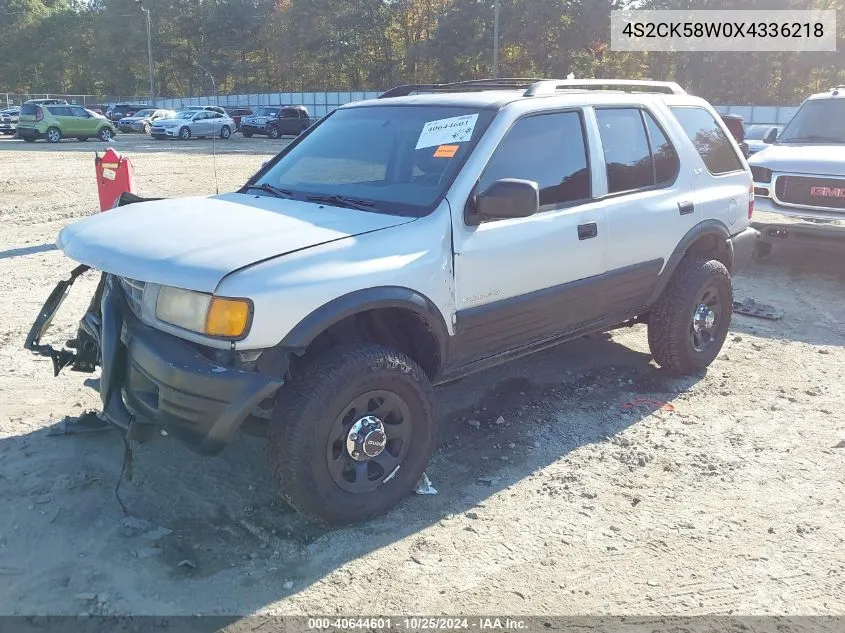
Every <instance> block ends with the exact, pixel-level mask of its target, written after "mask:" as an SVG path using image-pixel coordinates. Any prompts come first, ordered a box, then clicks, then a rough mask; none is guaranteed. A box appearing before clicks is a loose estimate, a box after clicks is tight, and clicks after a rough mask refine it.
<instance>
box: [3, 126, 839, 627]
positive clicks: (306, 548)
mask: <svg viewBox="0 0 845 633" xmlns="http://www.w3.org/2000/svg"><path fill="white" fill-rule="evenodd" d="M114 145H115V147H117V148H118V149H119V150H121V151H124V152H127V153H128V155H130V156H131V157H132V159H133V161H134V164H135V166H136V171H137V176H138V182H139V189H140V193H141V194H142V195H144V194H146V195H156V196H182V195H191V194H208V193H213V192H214V177H213V168H212V158H211V156H210V149H211V143H210V142H209V141H192V142H189V143H155V142H150V141H148V140H145V139H141V138H139V137H129V136H127V135H121V136H119V137H118V138H117V139H116V141H115V143H114ZM217 147H218V151H220V152H221V153H220V154H219V155H218V157H217V170H218V175H219V185H220V190H221V191H222V190H229V189H231V188H233V187H235V186H236V185H238V184H240V183H242V182H243V181H244V180H245V178H246V177H247V176H248V175H249V174H250V173H251V172H253V171H254V170H255V169H256V168H257V167H258V166H259V165H260V163H261V162H262V161H263V160H265V159H266V158H267V157H269V156H271V155H272V154H273V153H274V152H275V151H278V148H279V147H280V144H279V143H278V142H272V141H267V140H263V139H251V140H246V139H242V138H240V137H238V138H233V139H232V140H230V141H228V142H225V143H223V142H220V143H218V146H217ZM95 149H100V150H102V146H101V144H95V143H93V142H89V143H85V144H83V143H77V142H75V141H74V142H63V143H61V144H59V145H56V146H50V145H47V144H45V143H38V144H36V145H30V144H24V143H22V142H20V141H15V140H11V139H2V140H0V226H2V229H0V297H2V300H0V311H1V312H0V508H2V511H0V614H45V613H47V614H77V613H93V614H151V615H171V614H195V613H203V614H215V613H216V614H231V615H240V614H247V613H252V612H256V611H260V612H262V613H270V614H287V613H301V614H315V613H345V614H350V613H352V614H359V613H362V612H367V613H370V614H378V613H392V614H401V613H408V612H413V613H426V614H439V613H446V614H456V613H466V614H486V613H489V612H491V611H492V612H497V613H500V614H521V615H530V614H596V613H604V614H639V615H644V614H663V615H665V614H688V615H692V614H704V613H717V614H761V615H762V614H845V553H843V552H845V543H843V539H845V522H844V521H843V516H845V501H844V500H845V475H844V474H843V473H845V435H843V432H845V415H843V409H845V394H843V390H842V384H843V372H845V348H843V345H845V325H843V324H845V320H843V317H842V314H843V308H845V272H844V271H845V266H843V263H845V260H843V258H830V257H826V256H825V257H821V256H813V257H810V256H808V255H802V254H794V253H778V254H776V255H775V256H774V257H773V258H772V259H771V260H769V261H767V262H766V263H765V264H756V265H754V266H753V267H751V268H749V269H748V270H747V271H745V272H743V273H741V274H739V275H738V276H737V277H736V278H735V285H736V293H737V297H738V298H740V299H742V298H744V297H754V298H755V299H757V300H758V301H763V302H767V303H772V304H775V305H777V306H778V307H779V308H781V309H783V310H784V312H785V316H784V318H783V319H782V320H781V321H777V322H775V321H764V320H760V319H753V318H750V317H742V316H735V317H734V323H733V326H732V330H733V331H732V332H731V334H730V335H729V337H728V342H727V343H726V345H725V348H724V351H723V354H722V355H721V356H720V357H719V359H718V360H717V362H716V363H714V365H713V366H712V367H711V368H710V370H709V371H708V372H707V373H706V375H702V376H700V377H694V378H688V379H676V378H672V377H670V376H667V375H666V374H665V373H664V372H662V371H660V370H658V369H657V368H656V367H655V366H654V365H653V364H652V363H651V359H650V356H649V355H648V350H647V346H646V342H645V330H644V329H642V328H641V327H636V328H634V329H632V330H624V331H617V332H615V333H613V335H612V336H610V335H607V336H599V337H593V338H590V339H581V340H579V341H576V342H573V343H571V344H567V345H565V346H562V347H560V348H558V349H557V350H553V351H550V352H546V353H543V354H541V355H539V356H536V357H534V358H532V359H528V360H524V361H520V362H516V363H514V364H512V365H510V366H508V367H506V368H502V369H498V370H496V371H488V372H486V373H483V374H479V375H476V376H473V377H471V378H467V379H464V380H462V381H460V382H457V383H454V384H452V385H449V386H446V387H444V388H441V389H439V395H440V398H441V400H442V403H443V407H442V416H441V445H440V448H439V450H438V452H437V454H436V456H435V458H434V461H433V463H432V465H431V467H430V469H429V471H428V474H429V475H430V477H431V480H432V482H433V483H434V485H435V486H436V487H437V488H438V489H439V494H438V495H436V496H417V495H414V496H412V497H410V498H408V499H407V500H406V501H405V502H403V503H402V504H401V505H400V507H398V508H397V509H396V510H394V511H393V512H391V513H390V514H389V515H388V516H386V517H384V518H381V519H378V520H375V521H372V522H370V523H368V524H366V525H362V526H359V527H354V528H348V529H341V530H334V531H326V530H325V529H323V528H320V527H315V526H313V525H309V524H307V523H305V522H304V521H303V520H302V519H300V518H299V517H298V516H297V515H295V514H293V513H292V512H291V511H290V510H289V509H288V508H286V507H285V506H284V504H282V503H280V502H279V501H277V500H276V499H275V497H274V493H273V489H272V487H271V485H270V482H269V476H268V472H267V466H266V463H265V460H264V454H263V444H262V441H261V440H260V439H258V438H253V437H247V436H245V437H240V438H238V440H237V442H236V443H235V444H234V445H233V446H232V447H230V448H229V449H227V450H226V451H225V452H224V454H223V455H222V456H221V457H219V458H216V459H204V458H201V457H198V456H196V455H194V454H192V453H190V452H189V451H187V450H186V449H184V448H182V447H181V446H179V445H178V444H176V443H175V442H172V441H170V440H169V439H167V438H161V439H157V440H156V441H154V442H152V443H150V444H147V445H143V446H140V447H136V448H135V450H134V460H133V474H134V477H133V480H132V481H131V482H124V483H123V484H122V487H121V490H120V495H121V498H122V499H123V501H124V503H125V504H126V506H127V508H128V510H129V512H130V513H131V514H132V515H133V516H134V517H136V519H134V520H127V519H126V518H125V517H124V515H123V513H122V511H121V508H120V506H119V505H118V503H117V501H116V499H115V493H114V489H115V484H116V482H117V481H118V478H119V474H120V470H121V464H122V458H123V443H122V440H121V437H120V435H119V434H118V433H117V432H108V433H104V434H99V435H89V436H50V435H48V430H49V429H50V428H51V426H52V425H55V424H56V423H57V422H59V421H61V420H62V419H63V418H64V416H75V415H78V414H80V413H81V412H82V411H83V410H85V409H86V408H93V407H96V405H97V402H98V399H97V395H96V393H95V392H94V391H93V390H91V389H88V388H87V387H85V386H84V385H83V381H85V380H86V379H90V377H89V376H87V375H84V374H71V373H69V372H68V373H65V374H62V375H61V376H60V377H59V378H57V379H54V378H52V376H51V369H50V365H49V361H47V360H45V359H39V358H36V357H33V356H31V355H30V354H29V353H27V352H25V351H24V350H22V343H23V340H24V337H25V335H26V332H27V330H28V329H29V326H30V324H31V322H32V320H33V318H34V317H35V315H36V314H37V312H38V309H39V308H40V306H41V304H42V302H43V301H44V299H45V298H46V296H47V294H48V293H49V292H50V290H51V289H52V287H53V285H54V284H55V282H56V281H57V280H58V279H59V278H60V277H63V276H65V275H66V273H67V272H68V271H69V270H70V269H71V268H72V266H73V264H72V262H70V261H68V260H66V259H64V258H63V256H62V255H61V253H60V252H58V251H56V250H55V247H54V246H53V241H54V239H55V236H56V233H57V232H58V230H59V229H60V228H61V227H62V226H63V225H65V224H66V223H68V222H70V221H72V220H73V219H75V218H78V217H81V216H84V215H87V214H89V213H92V212H94V210H95V208H96V206H97V197H96V190H95V183H94V166H93V151H94V150H95ZM94 281H95V280H94V279H93V277H92V279H84V280H83V281H82V282H80V283H78V284H77V287H75V288H74V293H73V294H72V295H71V297H70V298H69V299H68V301H67V302H66V305H65V307H64V309H63V311H62V312H61V313H60V319H59V320H58V322H57V324H56V327H54V329H53V330H52V331H51V337H50V338H51V339H52V340H53V341H61V340H63V338H68V337H69V336H70V335H71V334H72V332H73V324H74V322H75V320H76V319H78V318H79V316H80V315H81V313H82V311H83V309H84V306H85V304H86V303H87V301H88V299H89V296H90V292H91V291H92V290H93V285H94ZM635 398H649V399H653V400H658V401H662V402H667V403H671V404H672V405H673V406H674V412H670V411H666V410H664V409H662V408H661V407H659V406H657V405H643V406H639V407H635V409H634V410H626V409H625V407H624V406H623V405H624V404H625V403H629V402H631V401H633V400H634V399H635ZM500 416H501V417H502V418H503V420H504V423H502V424H497V423H496V420H497V419H498V418H499V417H500ZM470 420H477V421H479V422H480V428H475V425H474V424H469V421H470ZM137 518H139V519H143V521H138V520H137ZM145 521H146V522H149V523H145ZM160 528H166V529H160ZM185 561H187V562H185Z"/></svg>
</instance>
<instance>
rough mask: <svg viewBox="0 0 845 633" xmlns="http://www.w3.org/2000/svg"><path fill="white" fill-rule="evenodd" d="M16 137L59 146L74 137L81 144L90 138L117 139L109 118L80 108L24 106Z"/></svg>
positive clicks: (28, 104)
mask: <svg viewBox="0 0 845 633" xmlns="http://www.w3.org/2000/svg"><path fill="white" fill-rule="evenodd" d="M17 135H18V137H19V138H22V139H23V140H25V141H29V142H30V143H31V142H33V141H35V140H36V139H39V138H44V139H46V140H47V142H49V143H58V142H59V141H60V140H61V139H62V138H64V137H65V136H73V137H75V138H77V139H78V140H80V141H86V140H88V139H89V138H98V139H100V140H101V141H110V140H111V138H112V136H114V126H113V125H112V124H111V122H110V121H109V120H108V119H106V117H104V116H101V115H98V114H94V113H93V112H90V111H88V110H86V109H85V108H83V107H81V106H71V105H37V104H34V103H24V104H23V106H22V107H21V114H20V117H19V120H18V129H17Z"/></svg>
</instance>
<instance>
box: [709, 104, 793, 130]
mask: <svg viewBox="0 0 845 633" xmlns="http://www.w3.org/2000/svg"><path fill="white" fill-rule="evenodd" d="M715 108H716V111H717V112H719V113H720V114H738V115H739V116H741V117H742V120H743V122H744V123H745V124H746V125H747V124H750V123H770V124H775V123H780V124H783V125H785V124H787V123H789V120H790V119H791V118H792V115H793V114H795V112H796V111H797V110H798V106H740V105H717V106H715Z"/></svg>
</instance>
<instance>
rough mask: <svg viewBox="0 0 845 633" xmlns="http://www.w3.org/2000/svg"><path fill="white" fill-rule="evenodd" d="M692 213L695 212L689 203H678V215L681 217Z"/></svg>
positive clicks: (693, 206)
mask: <svg viewBox="0 0 845 633" xmlns="http://www.w3.org/2000/svg"><path fill="white" fill-rule="evenodd" d="M693 211H695V205H694V204H693V203H692V202H691V201H689V200H687V201H685V202H679V203H678V213H680V214H681V215H689V214H690V213H692V212H693Z"/></svg>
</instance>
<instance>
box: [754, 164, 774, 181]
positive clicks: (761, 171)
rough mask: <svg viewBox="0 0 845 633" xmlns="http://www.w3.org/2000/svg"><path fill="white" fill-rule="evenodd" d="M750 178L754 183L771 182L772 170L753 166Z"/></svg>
mask: <svg viewBox="0 0 845 633" xmlns="http://www.w3.org/2000/svg"><path fill="white" fill-rule="evenodd" d="M751 177H752V178H753V179H754V182H771V181H772V170H771V169H766V168H765V167H757V166H756V165H754V166H752V167H751Z"/></svg>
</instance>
